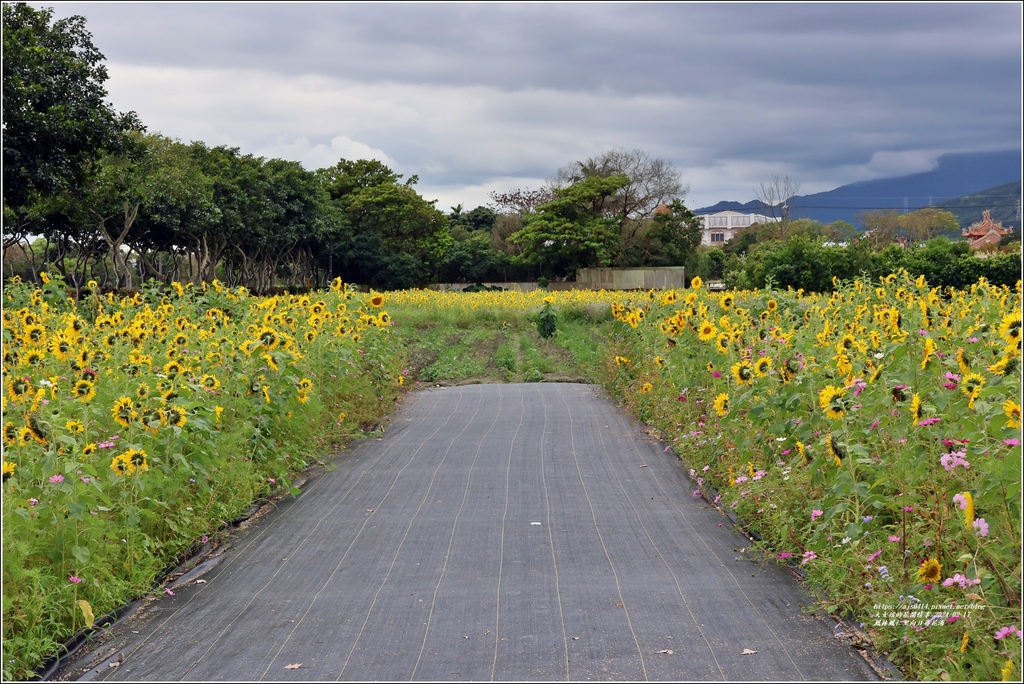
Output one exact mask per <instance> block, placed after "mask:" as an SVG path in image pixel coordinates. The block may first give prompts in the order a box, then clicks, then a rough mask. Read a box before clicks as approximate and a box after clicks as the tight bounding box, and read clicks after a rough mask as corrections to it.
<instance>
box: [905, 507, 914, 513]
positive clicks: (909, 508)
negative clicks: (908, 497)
mask: <svg viewBox="0 0 1024 684" xmlns="http://www.w3.org/2000/svg"><path fill="white" fill-rule="evenodd" d="M903 512H904V513H913V512H914V507H913V506H904V507H903Z"/></svg>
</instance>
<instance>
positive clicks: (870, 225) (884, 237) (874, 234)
mask: <svg viewBox="0 0 1024 684" xmlns="http://www.w3.org/2000/svg"><path fill="white" fill-rule="evenodd" d="M857 219H858V220H859V221H860V223H861V225H862V226H864V237H865V238H866V239H867V240H868V241H869V242H870V244H871V246H872V247H874V248H875V249H881V248H883V247H886V246H888V245H892V244H895V243H896V240H897V237H898V236H899V227H900V218H899V214H898V213H896V210H895V209H877V210H874V211H865V212H861V213H860V214H858V215H857Z"/></svg>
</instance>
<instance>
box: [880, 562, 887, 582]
mask: <svg viewBox="0 0 1024 684" xmlns="http://www.w3.org/2000/svg"><path fill="white" fill-rule="evenodd" d="M878 574H879V575H880V576H881V577H882V579H889V566H888V565H879V566H878Z"/></svg>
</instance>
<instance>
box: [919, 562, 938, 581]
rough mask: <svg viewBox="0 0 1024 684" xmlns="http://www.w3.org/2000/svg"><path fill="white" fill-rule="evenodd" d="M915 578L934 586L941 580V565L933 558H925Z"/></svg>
mask: <svg viewBox="0 0 1024 684" xmlns="http://www.w3.org/2000/svg"><path fill="white" fill-rule="evenodd" d="M917 578H918V579H919V580H921V581H922V582H924V583H925V584H935V583H936V582H938V581H939V580H941V579H942V563H940V562H939V561H938V560H937V559H935V558H925V559H924V560H923V561H921V566H920V567H919V568H918V569H917Z"/></svg>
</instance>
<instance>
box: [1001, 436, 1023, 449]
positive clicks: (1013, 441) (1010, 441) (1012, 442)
mask: <svg viewBox="0 0 1024 684" xmlns="http://www.w3.org/2000/svg"><path fill="white" fill-rule="evenodd" d="M1003 444H1005V445H1006V446H1011V447H1015V446H1020V440H1019V439H1016V438H1014V439H1004V440H1003Z"/></svg>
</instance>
